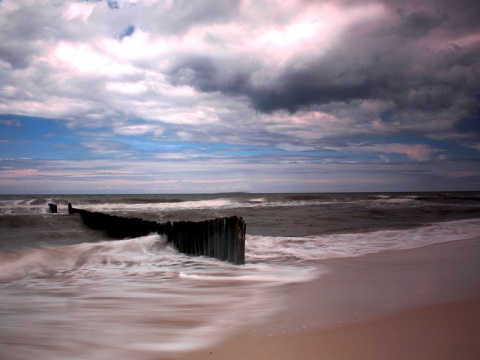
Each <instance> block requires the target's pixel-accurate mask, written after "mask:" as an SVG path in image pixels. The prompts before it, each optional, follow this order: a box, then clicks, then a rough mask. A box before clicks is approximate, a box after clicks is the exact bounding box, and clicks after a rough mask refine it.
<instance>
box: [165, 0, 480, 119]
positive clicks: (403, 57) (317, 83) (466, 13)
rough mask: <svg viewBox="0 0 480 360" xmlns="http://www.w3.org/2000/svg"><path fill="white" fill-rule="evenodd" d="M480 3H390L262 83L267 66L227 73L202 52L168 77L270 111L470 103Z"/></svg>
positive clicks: (476, 80)
mask: <svg viewBox="0 0 480 360" xmlns="http://www.w3.org/2000/svg"><path fill="white" fill-rule="evenodd" d="M352 4H353V3H352ZM478 4H479V3H478V2H475V1H460V2H454V1H438V2H437V1H431V2H425V1H406V2H401V3H398V2H389V1H387V2H385V5H387V6H389V12H390V15H391V17H390V18H381V19H376V20H375V21H373V22H372V23H360V24H353V25H352V26H351V27H350V28H349V29H348V30H347V31H346V32H345V33H344V34H343V35H342V37H341V38H340V39H339V40H337V42H336V43H335V45H334V46H333V48H332V49H331V50H330V51H329V52H328V53H327V54H322V55H311V54H308V53H306V54H299V55H298V56H294V57H292V59H290V63H289V64H288V65H287V66H284V67H283V68H280V69H278V71H276V72H275V75H274V76H270V77H269V79H268V81H263V82H262V83H258V82H255V81H253V79H252V75H253V72H258V71H262V69H261V68H259V67H257V65H255V66H252V68H251V70H252V72H251V73H248V72H245V70H244V69H241V70H237V71H232V70H230V72H229V74H228V75H227V76H225V71H224V68H225V66H224V64H221V63H220V62H219V60H217V59H215V58H213V57H212V58H208V56H202V57H199V56H198V55H193V56H192V58H190V59H188V60H183V61H182V62H179V63H178V64H177V65H176V66H175V67H173V68H172V69H171V70H170V72H169V75H170V79H171V82H172V83H173V84H183V85H191V86H193V87H195V89H197V90H199V91H203V92H212V91H219V92H222V93H224V94H228V95H244V96H246V97H248V98H249V99H250V102H251V104H252V106H253V107H254V108H255V109H256V110H258V111H261V112H265V113H271V112H273V111H276V110H287V111H289V112H291V113H294V112H296V111H298V110H300V109H305V108H308V107H309V106H313V105H324V104H329V103H332V102H345V103H348V102H352V101H356V100H384V101H391V102H393V104H394V105H395V107H396V110H398V111H406V110H409V111H419V112H435V111H438V112H440V111H443V110H445V109H450V108H453V107H455V106H457V105H458V106H460V105H461V106H467V107H471V106H472V105H474V103H475V101H476V100H475V96H477V95H478V94H480V71H479V70H480V56H479V54H480V42H479V41H478V40H477V41H470V42H469V41H463V43H462V40H464V39H463V38H464V37H467V36H470V35H475V34H477V35H478V34H480V32H477V31H478V29H479V25H478V24H479V22H478V18H479V17H478V15H480V11H479V9H480V6H479V5H478ZM461 9H463V10H461ZM474 14H475V15H477V16H476V17H475V15H474ZM474 18H476V21H474ZM450 34H451V35H452V37H451V38H449V35H450ZM439 37H441V38H442V39H444V40H442V41H439V40H438V38H439ZM222 61H223V60H222ZM299 63H301V64H302V66H300V67H299V66H297V65H298V64H299ZM237 65H238V63H235V62H232V64H231V68H233V69H235V68H236V66H237ZM233 72H235V73H233Z"/></svg>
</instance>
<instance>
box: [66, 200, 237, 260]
mask: <svg viewBox="0 0 480 360" xmlns="http://www.w3.org/2000/svg"><path fill="white" fill-rule="evenodd" d="M68 213H69V214H71V215H72V214H79V215H80V217H81V218H82V220H83V222H84V223H85V225H87V226H88V227H90V228H92V229H96V230H103V231H105V232H106V233H107V235H108V236H110V237H113V238H118V239H124V238H133V237H139V236H146V235H149V234H151V233H155V232H156V233H158V234H160V235H164V236H165V237H166V238H167V241H168V242H169V243H171V244H172V245H173V246H174V247H175V248H176V249H177V250H178V251H179V252H181V253H184V254H188V255H199V256H208V257H213V258H217V259H219V260H222V261H228V262H231V263H233V264H237V265H242V264H245V232H246V223H245V221H244V220H243V219H242V218H241V217H239V216H231V217H223V218H217V219H210V220H204V221H197V222H194V221H174V222H170V221H169V222H167V223H157V222H156V221H149V220H144V219H140V218H126V217H122V216H115V215H108V214H104V213H100V212H93V211H88V210H84V209H77V208H74V207H73V206H72V205H71V204H70V203H69V204H68Z"/></svg>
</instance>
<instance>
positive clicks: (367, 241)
mask: <svg viewBox="0 0 480 360" xmlns="http://www.w3.org/2000/svg"><path fill="white" fill-rule="evenodd" d="M479 233H480V219H469V220H455V221H445V222H438V223H432V224H428V225H424V226H419V227H414V228H409V229H401V230H378V231H371V232H355V233H336V234H325V235H319V236H314V235H312V236H306V237H282V236H261V235H247V236H246V243H245V247H246V262H284V261H290V262H292V261H293V262H302V261H314V260H325V259H332V258H339V257H356V256H361V255H366V254H371V253H376V252H382V251H389V250H406V249H412V248H417V247H422V246H427V245H432V244H437V243H443V242H448V241H456V240H467V239H472V238H477V237H478V234H479Z"/></svg>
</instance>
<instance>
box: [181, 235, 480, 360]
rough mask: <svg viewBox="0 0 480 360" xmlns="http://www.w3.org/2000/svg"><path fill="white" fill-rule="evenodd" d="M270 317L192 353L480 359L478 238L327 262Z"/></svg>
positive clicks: (245, 356) (230, 356) (212, 355)
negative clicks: (282, 308) (224, 339)
mask: <svg viewBox="0 0 480 360" xmlns="http://www.w3.org/2000/svg"><path fill="white" fill-rule="evenodd" d="M322 266H325V268H326V270H327V271H328V272H327V273H326V274H324V275H323V276H321V277H320V278H319V279H318V280H316V281H314V282H311V283H305V284H299V285H293V286H291V287H290V288H289V289H288V292H289V298H288V301H287V303H286V304H285V310H284V311H283V312H281V313H279V314H277V315H276V316H275V317H274V318H272V319H271V320H270V321H269V322H268V323H266V324H263V325H261V326H256V327H251V328H248V329H246V330H242V331H239V332H238V334H237V336H235V337H234V338H232V339H230V340H229V341H227V342H225V343H223V344H218V345H217V346H213V347H210V348H206V349H203V350H201V351H198V352H195V353H189V354H186V357H185V358H188V359H332V360H335V359H478V358H479V357H480V342H479V341H478V339H480V239H472V240H466V241H455V242H449V243H443V244H436V245H431V246H427V247H423V248H418V249H412V250H404V251H394V252H383V253H378V254H372V255H367V256H363V257H358V258H348V259H347V258H345V259H334V260H329V261H325V262H322Z"/></svg>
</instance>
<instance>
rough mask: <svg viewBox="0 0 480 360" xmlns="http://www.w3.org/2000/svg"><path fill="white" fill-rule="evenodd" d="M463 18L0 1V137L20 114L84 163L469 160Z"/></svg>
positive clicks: (471, 76)
mask: <svg viewBox="0 0 480 360" xmlns="http://www.w3.org/2000/svg"><path fill="white" fill-rule="evenodd" d="M479 11H480V5H479V3H478V1H474V0H459V1H453V0H436V1H434V0H422V1H420V0H407V1H402V2H398V1H393V0H365V1H352V0H328V1H321V2H320V1H309V0H288V1H278V0H264V1H249V0H228V1H221V2H218V1H213V0H200V1H194V2H192V1H187V0H174V1H162V0H158V1H157V0H149V1H134V0H118V1H113V0H112V1H106V0H104V1H102V0H89V1H87V0H83V1H69V2H59V1H53V0H40V1H33V0H19V1H13V0H6V1H2V2H1V3H0V23H2V32H0V78H1V79H2V83H1V84H0V114H2V115H3V117H2V123H1V124H2V125H4V126H7V127H8V131H9V132H8V134H9V135H8V136H10V137H11V136H14V133H13V130H18V129H16V126H13V125H15V124H18V121H21V120H18V119H21V117H20V116H22V115H23V116H30V117H34V118H36V119H38V121H50V120H46V119H56V120H58V121H59V124H61V125H60V126H62V127H63V129H65V131H68V132H69V134H70V136H71V137H72V138H71V139H67V138H66V135H65V136H64V135H62V136H64V137H62V138H59V137H57V138H55V137H54V136H53V137H52V138H51V140H52V141H53V140H55V141H58V143H60V144H64V143H75V144H76V146H77V148H76V149H81V151H83V152H84V153H85V154H89V155H91V156H93V157H94V158H98V157H102V156H104V157H108V156H110V157H122V158H134V157H135V158H137V159H139V158H142V159H145V158H148V157H151V158H150V159H154V160H157V161H159V160H162V161H163V160H166V159H168V156H169V154H170V156H171V158H172V159H173V158H176V159H180V158H182V156H183V157H184V158H185V159H186V160H185V161H189V160H191V159H192V158H194V156H193V154H200V155H198V157H196V159H197V160H199V158H204V159H205V158H208V159H211V158H213V159H220V158H222V159H225V158H227V157H228V155H226V152H225V150H224V148H222V149H221V150H219V147H231V148H235V149H240V150H239V154H241V156H247V157H249V159H250V160H251V161H253V162H256V161H259V159H260V158H261V159H262V161H267V160H266V159H267V158H268V156H270V155H272V156H273V154H274V155H275V156H277V157H275V158H273V157H272V158H268V161H271V162H272V163H276V164H289V163H296V164H300V163H309V161H310V160H311V158H308V157H307V158H304V157H303V156H304V155H305V154H308V155H309V156H313V154H315V155H316V156H318V157H317V158H316V159H317V160H316V161H317V162H325V161H326V159H327V158H328V159H329V161H332V162H338V163H344V162H347V161H348V162H350V163H364V164H365V163H368V164H371V163H373V162H375V161H379V159H380V160H382V159H383V161H390V162H391V163H390V164H393V163H395V162H399V161H400V162H409V163H413V162H422V163H425V162H429V161H443V160H442V159H474V158H475V157H476V156H478V153H477V151H478V127H475V125H474V124H475V123H476V122H478V109H479V94H480V57H479V55H478V54H480V24H479V22H478V14H479ZM15 121H16V122H15ZM9 125H10V126H9ZM18 128H20V127H18ZM12 134H13V135H12ZM62 134H63V133H62ZM8 136H7V137H5V136H3V135H2V137H3V138H2V141H3V143H2V144H3V145H2V146H4V147H3V148H2V150H4V151H5V150H8V151H7V152H6V153H8V154H12V153H13V151H12V149H13V148H12V147H11V148H10V149H7V148H6V147H7V146H8V142H7V141H8V140H9V138H8ZM23 138H24V139H33V138H32V137H30V138H29V137H28V136H24V137H23ZM36 139H38V138H36ZM31 143H32V144H33V143H35V144H36V146H43V147H45V143H40V141H38V140H34V141H33V140H32V142H31ZM78 144H81V145H78ZM172 144H173V145H177V147H176V148H175V147H174V148H175V149H171V148H169V146H171V145H172ZM358 144H363V146H359V145H358ZM365 144H366V145H365ZM200 146H202V147H203V148H202V151H203V152H201V151H199V152H197V153H195V152H191V153H183V154H182V152H183V151H186V150H185V149H187V148H197V149H198V148H200ZM247 147H250V148H251V149H249V150H248V151H247V150H246V148H247ZM72 148H73V146H72ZM25 149H26V148H25ZM85 150H87V151H85ZM22 151H24V150H22ZM26 151H27V150H25V152H26ZM76 151H80V150H75V151H74V150H72V151H71V152H69V155H68V156H77V158H82V159H84V157H83V156H86V155H84V154H83V153H77V152H76ZM280 152H282V154H279V153H280ZM37 153H38V151H37ZM22 154H23V152H22ZM156 154H161V155H156ZM175 154H176V155H175ZM252 154H255V156H257V157H255V158H254V159H253V158H252V156H253V155H252ZM37 156H39V155H37ZM65 156H66V155H65ZM155 156H157V158H155ZM262 156H263V157H262ZM265 156H266V157H265ZM274 159H275V161H274ZM126 166H127V165H126ZM128 166H131V164H130V163H129V164H128ZM241 166H242V167H243V168H244V169H245V174H247V175H250V173H249V170H248V164H244V163H241ZM459 171H461V170H459ZM197 175H198V174H197ZM255 175H256V176H258V174H255ZM277 175H278V176H279V177H282V178H284V177H285V176H284V174H283V173H282V174H280V173H279V174H277ZM198 176H199V175H198ZM238 178H240V177H238ZM207 180H209V179H207ZM310 180H312V179H310ZM209 181H210V180H209ZM292 181H293V179H292ZM190 183H193V182H192V181H191V182H190Z"/></svg>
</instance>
